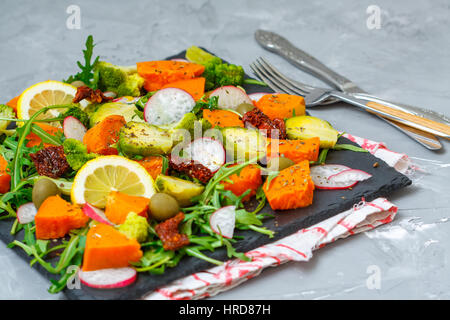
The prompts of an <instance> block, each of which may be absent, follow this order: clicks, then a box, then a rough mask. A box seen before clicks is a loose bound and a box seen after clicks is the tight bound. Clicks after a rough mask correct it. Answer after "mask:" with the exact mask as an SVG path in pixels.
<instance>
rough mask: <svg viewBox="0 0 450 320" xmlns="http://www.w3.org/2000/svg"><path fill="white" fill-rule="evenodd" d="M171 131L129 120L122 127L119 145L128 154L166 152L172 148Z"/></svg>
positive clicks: (146, 154) (147, 154)
mask: <svg viewBox="0 0 450 320" xmlns="http://www.w3.org/2000/svg"><path fill="white" fill-rule="evenodd" d="M172 145H173V141H172V137H171V134H170V132H169V131H167V130H163V129H161V128H158V127H157V126H152V125H151V124H148V123H144V122H134V121H132V122H128V123H127V124H126V125H125V126H123V127H122V129H120V134H119V146H120V149H121V150H122V151H123V152H124V153H125V154H127V155H131V156H132V155H141V156H149V155H158V154H166V153H168V152H170V150H171V149H172Z"/></svg>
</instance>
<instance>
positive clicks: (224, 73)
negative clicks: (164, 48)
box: [186, 46, 244, 90]
mask: <svg viewBox="0 0 450 320" xmlns="http://www.w3.org/2000/svg"><path fill="white" fill-rule="evenodd" d="M186 58H187V59H188V60H189V61H191V62H194V63H198V64H202V65H204V66H205V71H204V72H203V74H202V76H203V77H204V78H205V79H206V81H205V89H206V90H212V89H215V88H218V87H221V86H240V85H242V83H243V82H244V69H243V68H242V67H241V66H237V65H234V64H227V63H224V62H222V59H220V58H218V57H216V56H213V55H212V54H210V53H208V52H206V51H204V50H202V49H201V48H199V47H196V46H192V47H190V48H189V49H187V51H186Z"/></svg>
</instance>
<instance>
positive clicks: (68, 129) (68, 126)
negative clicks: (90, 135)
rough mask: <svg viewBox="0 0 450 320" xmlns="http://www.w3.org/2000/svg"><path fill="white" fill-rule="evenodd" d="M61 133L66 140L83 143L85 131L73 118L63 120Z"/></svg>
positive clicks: (79, 122) (78, 121)
mask: <svg viewBox="0 0 450 320" xmlns="http://www.w3.org/2000/svg"><path fill="white" fill-rule="evenodd" d="M63 131H64V136H65V137H66V138H68V139H76V140H78V141H83V137H84V135H85V134H86V132H87V129H86V127H85V126H84V125H83V124H82V123H81V121H80V120H78V119H77V118H75V117H73V116H68V117H66V118H65V119H64V122H63Z"/></svg>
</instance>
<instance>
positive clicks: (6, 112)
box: [0, 104, 16, 131]
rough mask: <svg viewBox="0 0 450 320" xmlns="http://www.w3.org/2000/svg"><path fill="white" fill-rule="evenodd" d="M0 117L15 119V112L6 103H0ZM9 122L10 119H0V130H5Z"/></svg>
mask: <svg viewBox="0 0 450 320" xmlns="http://www.w3.org/2000/svg"><path fill="white" fill-rule="evenodd" d="M0 117H2V118H10V119H15V118H16V114H15V112H14V110H13V108H11V107H10V106H7V105H6V104H0ZM9 123H10V121H7V120H0V131H3V130H6V128H7V127H8V125H9Z"/></svg>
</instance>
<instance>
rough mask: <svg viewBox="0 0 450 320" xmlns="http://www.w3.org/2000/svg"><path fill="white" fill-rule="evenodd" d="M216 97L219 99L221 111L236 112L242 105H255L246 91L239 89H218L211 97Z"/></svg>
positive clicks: (226, 87)
mask: <svg viewBox="0 0 450 320" xmlns="http://www.w3.org/2000/svg"><path fill="white" fill-rule="evenodd" d="M215 96H217V97H219V101H218V106H219V108H221V109H233V110H236V108H237V106H238V105H240V104H241V103H248V104H253V103H252V100H251V99H250V98H249V97H248V95H247V94H246V93H245V92H244V90H242V89H240V88H238V87H233V86H224V87H220V88H217V89H216V90H214V91H213V92H211V94H210V97H215Z"/></svg>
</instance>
